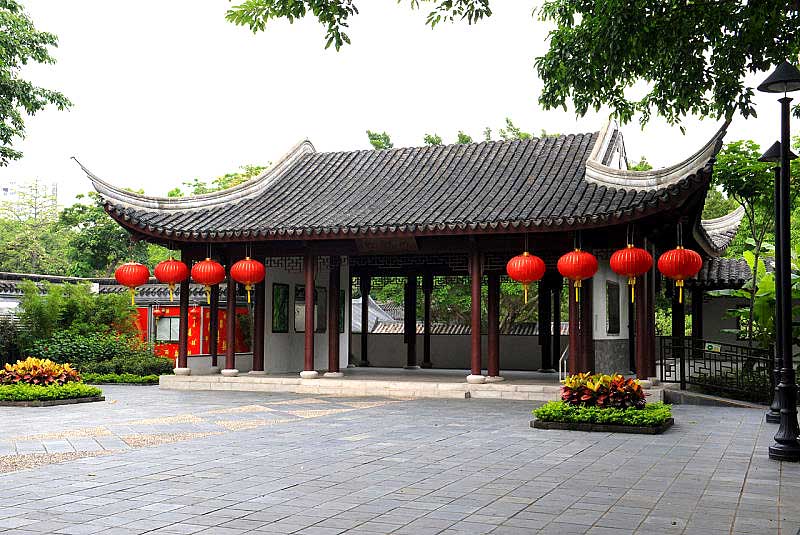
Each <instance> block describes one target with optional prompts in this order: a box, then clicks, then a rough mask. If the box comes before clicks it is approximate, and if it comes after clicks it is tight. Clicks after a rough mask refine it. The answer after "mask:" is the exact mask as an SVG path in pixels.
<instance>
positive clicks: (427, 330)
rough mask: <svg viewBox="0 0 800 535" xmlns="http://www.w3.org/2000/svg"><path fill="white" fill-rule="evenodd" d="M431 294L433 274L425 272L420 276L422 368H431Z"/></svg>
mask: <svg viewBox="0 0 800 535" xmlns="http://www.w3.org/2000/svg"><path fill="white" fill-rule="evenodd" d="M432 292H433V273H431V272H426V273H425V274H424V275H423V276H422V294H423V308H424V312H423V320H422V321H423V333H422V367H423V368H432V367H433V363H432V362H431V293H432Z"/></svg>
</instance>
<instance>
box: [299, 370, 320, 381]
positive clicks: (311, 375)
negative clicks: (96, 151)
mask: <svg viewBox="0 0 800 535" xmlns="http://www.w3.org/2000/svg"><path fill="white" fill-rule="evenodd" d="M317 377H319V372H317V371H316V370H304V371H302V372H300V379H316V378H317Z"/></svg>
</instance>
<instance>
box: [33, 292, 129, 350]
mask: <svg viewBox="0 0 800 535" xmlns="http://www.w3.org/2000/svg"><path fill="white" fill-rule="evenodd" d="M20 288H21V290H22V298H21V299H20V303H19V308H18V313H17V317H18V318H19V323H20V325H21V326H22V328H21V329H20V331H19V344H20V347H21V348H22V349H23V350H29V349H31V348H32V347H33V345H34V343H36V342H38V341H41V340H46V339H49V338H50V337H51V336H53V335H54V334H55V333H56V332H59V331H66V330H69V331H70V332H71V333H73V334H87V333H97V332H99V333H108V332H111V331H112V330H113V331H116V332H121V333H128V334H133V333H135V332H136V326H135V324H134V320H133V317H134V316H133V313H134V310H133V308H132V307H131V305H130V301H129V300H128V299H127V298H126V296H124V295H122V294H93V293H91V291H90V290H89V285H88V284H50V283H47V282H43V283H41V291H40V289H39V286H37V285H36V284H35V283H33V282H31V281H23V282H22V283H21V284H20ZM54 360H55V359H54ZM62 362H65V361H62Z"/></svg>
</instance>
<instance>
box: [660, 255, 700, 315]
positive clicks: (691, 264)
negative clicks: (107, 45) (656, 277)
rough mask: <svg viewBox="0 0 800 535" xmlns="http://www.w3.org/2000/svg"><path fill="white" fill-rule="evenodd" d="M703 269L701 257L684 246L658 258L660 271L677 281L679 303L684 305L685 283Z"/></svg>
mask: <svg viewBox="0 0 800 535" xmlns="http://www.w3.org/2000/svg"><path fill="white" fill-rule="evenodd" d="M702 267H703V259H702V258H701V257H700V255H699V254H697V253H696V252H695V251H692V250H691V249H684V248H683V246H682V245H678V247H676V248H675V249H671V250H669V251H667V252H666V253H664V254H662V255H661V256H660V257H658V270H659V271H660V272H661V273H663V274H664V276H665V277H668V278H670V279H673V280H674V281H675V286H676V287H677V288H678V302H679V303H683V281H684V280H685V279H691V278H692V277H694V276H695V275H697V273H698V272H699V271H700V268H702Z"/></svg>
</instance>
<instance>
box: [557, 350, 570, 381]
mask: <svg viewBox="0 0 800 535" xmlns="http://www.w3.org/2000/svg"><path fill="white" fill-rule="evenodd" d="M568 354H569V344H567V347H565V348H564V352H563V353H561V358H559V359H558V381H559V382H561V381H563V380H564V379H565V378H566V377H567V355H568Z"/></svg>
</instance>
